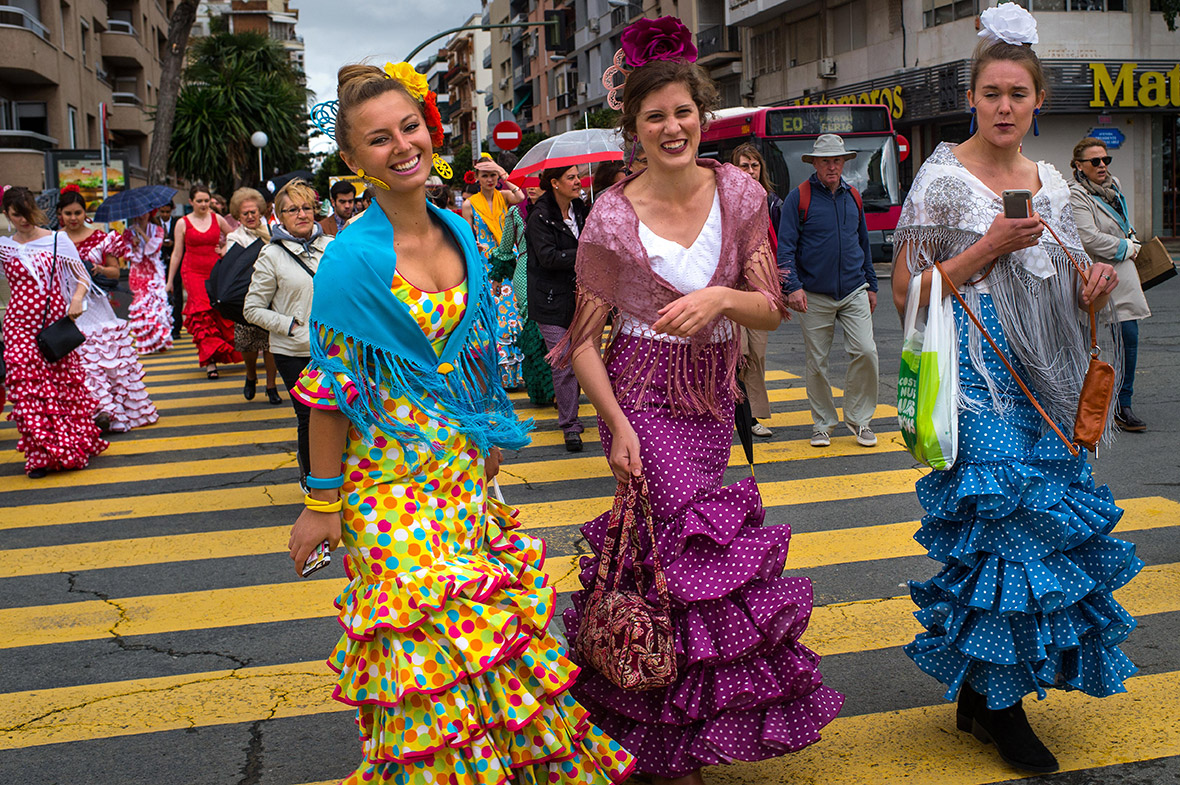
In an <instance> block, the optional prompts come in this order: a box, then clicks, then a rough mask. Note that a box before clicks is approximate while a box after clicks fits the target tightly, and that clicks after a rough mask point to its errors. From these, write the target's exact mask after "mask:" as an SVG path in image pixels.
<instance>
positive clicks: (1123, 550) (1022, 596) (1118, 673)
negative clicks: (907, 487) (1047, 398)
mask: <svg viewBox="0 0 1180 785" xmlns="http://www.w3.org/2000/svg"><path fill="white" fill-rule="evenodd" d="M955 312H956V318H957V320H958V322H959V384H960V388H961V389H962V391H963V392H964V393H965V394H966V395H968V396H970V397H971V398H973V399H976V400H981V401H987V400H989V397H988V396H989V394H988V389H987V386H986V384H985V383H984V380H983V377H982V376H981V375H980V374H979V372H978V370H977V369H976V368H974V367H973V366H972V363H971V358H970V356H969V355H968V351H967V337H968V330H967V321H966V316H965V315H964V314H963V312H962V309H961V308H960V307H959V305H958V304H957V303H956V304H955ZM978 315H979V317H980V319H981V320H982V321H983V323H984V325H985V326H986V327H987V329H988V332H989V333H991V335H992V337H993V338H994V339H995V340H996V343H997V345H999V346H1000V348H1001V350H1002V351H1004V352H1005V353H1006V354H1007V356H1008V359H1009V361H1010V362H1011V363H1012V364H1013V366H1014V367H1015V368H1017V369H1018V370H1020V365H1019V363H1018V361H1017V360H1016V359H1015V357H1014V356H1013V355H1012V353H1011V352H1010V351H1009V348H1008V345H1007V341H1006V339H1005V337H1004V334H1003V329H1002V328H1001V327H1000V323H999V321H998V319H997V318H996V313H995V308H994V306H993V305H992V301H991V297H990V296H988V295H984V296H982V297H981V303H980V308H979V314H978ZM983 356H984V361H985V363H986V365H987V370H988V372H989V374H990V375H991V378H992V379H993V380H995V382H996V384H997V386H998V387H999V388H1000V390H1001V394H1002V395H1006V396H1007V397H1008V398H1010V399H1011V400H1012V401H1013V402H1014V403H1015V407H1014V409H1013V410H1012V411H1010V412H1008V413H1006V414H1005V415H1004V416H1003V417H1001V416H999V415H998V414H996V412H995V411H994V410H992V409H990V407H989V408H988V410H986V411H983V412H972V411H967V410H964V411H961V412H960V414H959V454H958V459H957V460H956V462H955V465H954V467H953V468H952V469H951V470H949V471H945V472H938V471H936V472H931V473H930V474H928V475H927V476H925V477H923V478H922V479H921V480H919V481H918V484H917V490H918V500H919V501H920V502H921V504H922V507H923V509H925V511H926V515H925V516H924V517H923V519H922V526H921V528H920V529H919V530H918V533H917V534H916V535H915V537H914V538H915V539H916V540H917V541H918V542H919V543H921V544H922V545H923V546H924V547H925V548H927V550H928V551H929V555H930V557H931V558H932V559H936V560H938V561H940V562H942V563H943V565H944V566H943V568H942V569H941V570H940V571H939V572H938V574H937V575H935V576H934V577H933V578H931V579H930V580H928V581H924V582H921V583H919V582H911V583H910V596H911V597H912V598H913V600H914V602H915V603H916V604H917V605H918V607H919V610H918V611H917V612H916V613H915V614H914V615H915V616H916V617H917V619H918V621H919V622H921V623H922V626H923V627H925V628H926V631H925V632H923V633H920V634H919V635H918V636H917V637H916V638H915V639H914V641H913V642H912V643H910V644H909V645H907V646H906V647H905V652H906V654H908V655H909V656H910V658H912V659H913V660H914V662H915V663H916V664H917V665H918V667H920V668H921V669H922V670H924V671H925V672H926V673H929V674H930V675H931V676H933V677H935V678H936V679H938V680H939V681H941V682H943V683H945V684H947V685H948V686H949V688H950V689H949V690H948V691H947V693H946V696H945V697H946V698H947V700H954V699H955V698H956V697H957V695H958V692H959V688H960V687H962V685H963V684H964V682H966V683H968V684H970V685H971V687H972V688H973V689H974V690H975V691H977V692H979V693H980V694H983V695H986V696H987V705H988V708H991V709H1001V708H1005V707H1007V706H1011V705H1012V704H1014V703H1016V702H1017V701H1019V700H1020V699H1021V698H1022V697H1023V696H1025V695H1027V694H1029V693H1032V692H1035V693H1036V694H1037V697H1038V698H1044V697H1045V695H1046V689H1047V688H1051V687H1059V688H1062V689H1078V690H1082V691H1083V692H1085V693H1086V694H1088V695H1093V696H1095V697H1103V696H1106V695H1112V694H1114V693H1118V692H1124V691H1125V689H1126V688H1125V687H1124V686H1123V681H1124V679H1126V678H1127V677H1129V676H1131V675H1133V674H1134V673H1135V671H1136V668H1135V666H1134V665H1133V664H1132V663H1131V661H1130V659H1128V657H1127V656H1126V655H1125V654H1123V652H1122V651H1121V650H1120V649H1119V644H1120V643H1122V642H1123V641H1124V640H1126V638H1127V636H1128V635H1129V634H1130V632H1131V630H1133V629H1134V628H1135V624H1136V622H1135V619H1134V618H1132V616H1131V615H1130V614H1129V613H1128V612H1127V611H1126V610H1125V609H1124V608H1123V607H1122V606H1121V605H1119V603H1117V602H1115V600H1114V598H1113V597H1112V596H1111V592H1113V591H1114V590H1115V589H1118V588H1119V587H1120V586H1123V585H1124V584H1126V583H1127V582H1128V581H1130V580H1131V579H1132V578H1134V577H1135V575H1136V574H1138V572H1139V570H1140V569H1142V568H1143V562H1142V561H1141V560H1140V559H1139V558H1137V557H1136V556H1135V546H1134V545H1132V544H1131V543H1128V542H1124V541H1123V540H1119V539H1117V538H1115V537H1111V536H1110V532H1111V530H1112V529H1114V526H1115V524H1116V523H1118V521H1119V518H1121V517H1122V514H1123V511H1122V510H1121V509H1120V508H1119V507H1118V506H1116V505H1115V503H1114V498H1113V496H1112V494H1111V492H1110V489H1108V488H1107V487H1106V486H1105V485H1103V486H1102V487H1096V486H1095V484H1094V478H1093V476H1092V473H1091V469H1090V465H1089V464H1088V463H1087V462H1086V460H1085V455H1084V453H1083V455H1080V456H1078V457H1074V456H1071V455H1070V454H1069V452H1068V451H1067V450H1066V449H1065V446H1064V445H1063V444H1062V443H1061V440H1060V439H1059V438H1058V437H1057V435H1056V434H1054V433H1053V432H1052V431H1050V432H1048V433H1045V434H1043V433H1042V431H1043V425H1044V423H1043V421H1042V419H1041V416H1040V415H1039V414H1038V413H1037V411H1036V410H1035V409H1034V408H1033V407H1032V405H1031V404H1029V402H1028V400H1027V399H1026V398H1025V397H1024V395H1023V393H1021V392H1020V389H1019V388H1018V387H1017V386H1016V384H1015V383H1014V382H1013V381H1012V378H1011V376H1010V374H1009V373H1008V371H1007V370H1006V369H1005V368H1004V366H1003V364H1002V363H1001V362H1000V360H999V358H998V357H997V356H996V354H995V352H994V351H993V350H992V349H991V347H989V346H988V345H987V344H986V342H985V343H984V346H983ZM1063 430H1065V429H1063ZM1066 432H1068V430H1067V431H1066Z"/></svg>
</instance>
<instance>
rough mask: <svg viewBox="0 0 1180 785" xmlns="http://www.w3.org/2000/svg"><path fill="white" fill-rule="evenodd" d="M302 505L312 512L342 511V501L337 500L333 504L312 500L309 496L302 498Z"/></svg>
mask: <svg viewBox="0 0 1180 785" xmlns="http://www.w3.org/2000/svg"><path fill="white" fill-rule="evenodd" d="M303 503H304V505H306V506H307V509H309V510H311V511H312V512H340V511H341V510H342V509H344V500H343V499H337V500H336V501H334V502H326V501H323V500H322V499H316V498H313V497H312V496H311V495H310V494H308V495H306V496H304V497H303Z"/></svg>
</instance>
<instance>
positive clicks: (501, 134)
mask: <svg viewBox="0 0 1180 785" xmlns="http://www.w3.org/2000/svg"><path fill="white" fill-rule="evenodd" d="M521 136H522V134H521V132H520V126H519V125H517V124H516V123H514V122H512V121H510V120H505V121H504V122H502V123H496V127H495V128H493V129H492V141H493V142H495V143H496V147H499V148H500V149H501V150H515V149H516V148H517V147H519V146H520V139H521Z"/></svg>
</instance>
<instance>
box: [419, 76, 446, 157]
mask: <svg viewBox="0 0 1180 785" xmlns="http://www.w3.org/2000/svg"><path fill="white" fill-rule="evenodd" d="M423 109H424V110H425V112H426V127H427V129H429V131H430V143H431V144H432V145H434V146H435V147H442V146H443V142H444V141H446V140H445V139H444V138H443V127H442V124H443V123H442V115H441V114H439V112H438V96H437V95H435V94H434V91H433V90H431V91H429V92H428V93H426V100H425V101H424V102H423Z"/></svg>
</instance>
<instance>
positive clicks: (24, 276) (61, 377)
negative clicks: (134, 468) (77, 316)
mask: <svg viewBox="0 0 1180 785" xmlns="http://www.w3.org/2000/svg"><path fill="white" fill-rule="evenodd" d="M53 240H54V238H53V235H52V234H49V235H46V236H45V237H40V238H38V239H36V240H31V241H29V242H27V243H24V244H21V243H18V242H16V241H15V240H13V239H12V238H9V237H0V263H2V264H3V267H4V275H5V276H6V277H7V278H8V283H9V285H10V287H11V289H12V299H11V300H10V301H9V303H8V310H7V312H6V313H5V316H4V363H5V366H6V368H7V384H8V399H9V400H10V401H12V411H11V412H10V413H9V415H8V419H9V420H11V421H12V422H14V423H16V427H17V430H18V431H19V432H20V439H19V440H18V441H17V443H16V448H17V449H18V450H20V451H21V452H22V453H24V456H25V471H26V472H32V471H33V470H35V469H48V470H51V471H57V470H60V469H81V468H84V467H85V466H86V464H87V463H88V462H89V461H90V457H91V456H92V455H97V454H99V453H100V452H102V451H103V450H105V449H106V448H107V446H108V445H107V442H106V441H104V440H103V439H102V438H101V436H100V434H99V430H98V426H96V425H95V424H94V411H95V405H96V404H95V401H94V399H93V398H92V397H91V396H90V393H89V392H87V390H86V386H85V384H84V381H83V380H84V376H83V373H82V364H81V358H80V357H79V355H78V352H77V351H73V352H70V354H68V355H66V356H65V357H64V358H63V359H61V360H59V361H58V362H55V363H47V362H46V361H45V358H44V357H43V356H42V355H41V352H40V351H38V349H37V342H36V339H37V333H38V332H40V330H41V328H42V325H44V324H46V323H50V324H52V323H53V322H55V321H57V320H58V319H60V318H61V317H62V316H65V313H66V298H65V296H64V295H63V294H62V289H63V288H67V287H63V286H61V285H59V283H58V282H59V281H61V280H63V279H64V280H65V281H66V283H68V284H69V286H68V289H69V290H70V291H73V289H74V285H75V283H74V282H75V281H77V280H78V278H79V277H82V276H85V277H86V278H87V280H88V279H89V275H88V274H87V272H86V270H85V268H84V267H83V266H82V261H81V259H79V258H78V252H77V249H75V248H74V244H73V243H72V242H70V239H69V238H68V237H66V235H65V233H64V232H60V233H58V237H57V262H56V264H55V263H54V259H53V248H54V241H53ZM46 298H48V303H49V309H48V313H46V307H45V306H46Z"/></svg>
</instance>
